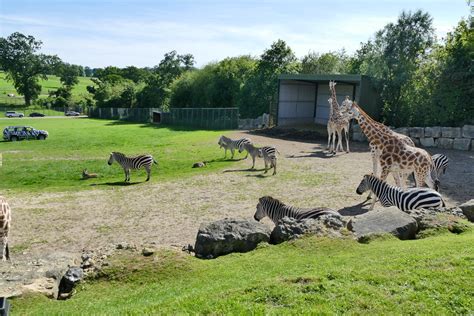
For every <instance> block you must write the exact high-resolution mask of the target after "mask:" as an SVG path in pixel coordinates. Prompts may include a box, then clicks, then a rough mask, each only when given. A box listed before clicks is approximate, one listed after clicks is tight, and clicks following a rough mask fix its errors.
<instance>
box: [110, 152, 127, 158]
mask: <svg viewBox="0 0 474 316" xmlns="http://www.w3.org/2000/svg"><path fill="white" fill-rule="evenodd" d="M112 154H113V155H114V156H122V157H126V156H125V154H122V153H121V152H118V151H113V152H112Z"/></svg>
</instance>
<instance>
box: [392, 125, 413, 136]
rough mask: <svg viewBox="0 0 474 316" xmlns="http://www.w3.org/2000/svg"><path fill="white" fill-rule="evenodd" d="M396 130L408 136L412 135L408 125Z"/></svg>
mask: <svg viewBox="0 0 474 316" xmlns="http://www.w3.org/2000/svg"><path fill="white" fill-rule="evenodd" d="M394 131H395V132H397V133H399V134H403V135H406V136H409V135H410V130H409V129H408V127H399V128H396V129H395V130H394Z"/></svg>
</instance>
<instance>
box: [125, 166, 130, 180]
mask: <svg viewBox="0 0 474 316" xmlns="http://www.w3.org/2000/svg"><path fill="white" fill-rule="evenodd" d="M125 175H126V177H127V180H125V181H127V182H130V169H127V171H126V174H125Z"/></svg>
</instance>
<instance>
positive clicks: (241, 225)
mask: <svg viewBox="0 0 474 316" xmlns="http://www.w3.org/2000/svg"><path fill="white" fill-rule="evenodd" d="M270 233H271V231H270V228H268V227H267V226H266V225H264V224H261V223H259V222H255V221H247V220H238V219H227V218H226V219H223V220H219V221H216V222H212V223H209V224H201V227H199V231H198V234H197V237H196V244H195V246H194V250H195V253H196V257H198V258H205V259H212V258H216V257H218V256H222V255H225V254H229V253H232V252H247V251H250V250H253V249H255V248H256V247H257V245H258V244H259V243H260V242H268V241H269V240H270Z"/></svg>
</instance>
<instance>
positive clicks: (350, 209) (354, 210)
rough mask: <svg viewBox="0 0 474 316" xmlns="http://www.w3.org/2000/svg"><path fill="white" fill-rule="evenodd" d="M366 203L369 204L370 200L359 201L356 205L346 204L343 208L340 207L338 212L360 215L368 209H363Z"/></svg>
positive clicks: (345, 214) (347, 214) (343, 214)
mask: <svg viewBox="0 0 474 316" xmlns="http://www.w3.org/2000/svg"><path fill="white" fill-rule="evenodd" d="M366 204H370V200H365V201H364V202H361V203H359V204H356V205H352V206H346V207H344V208H341V209H340V210H338V212H339V214H341V215H342V216H356V215H361V214H364V213H367V212H368V211H369V210H368V209H363V208H362V207H364V206H365V205H366Z"/></svg>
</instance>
